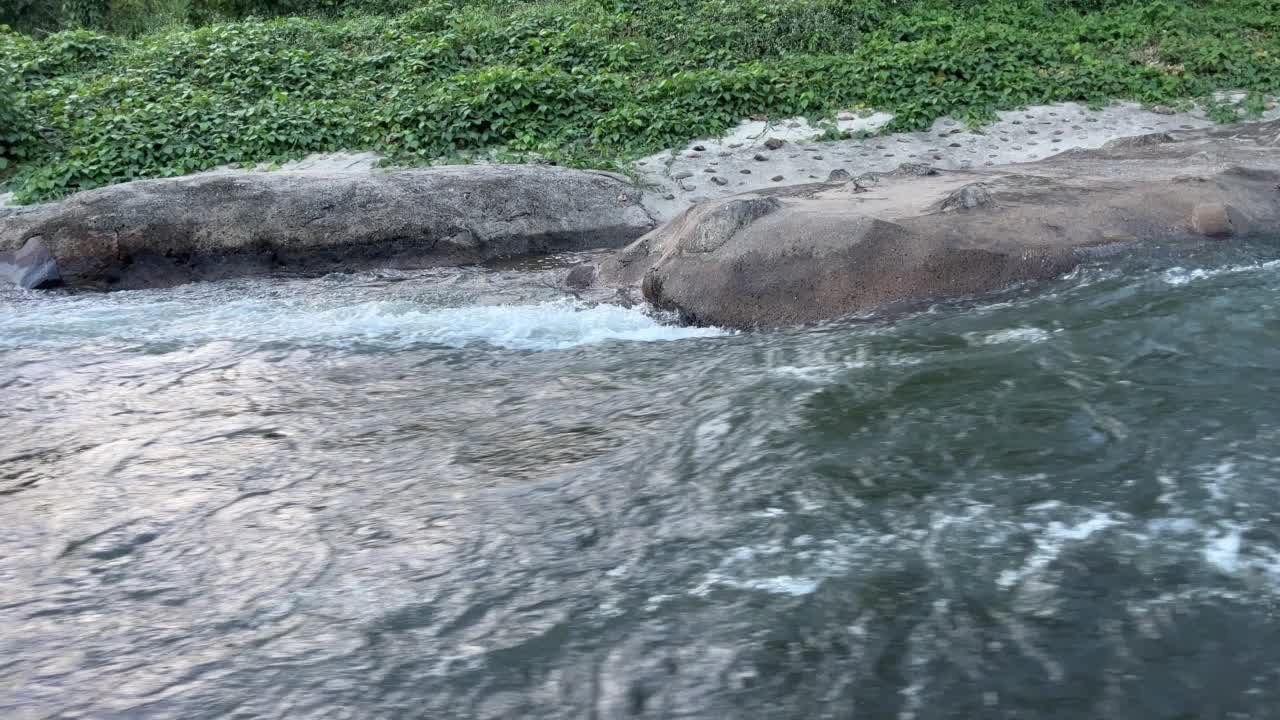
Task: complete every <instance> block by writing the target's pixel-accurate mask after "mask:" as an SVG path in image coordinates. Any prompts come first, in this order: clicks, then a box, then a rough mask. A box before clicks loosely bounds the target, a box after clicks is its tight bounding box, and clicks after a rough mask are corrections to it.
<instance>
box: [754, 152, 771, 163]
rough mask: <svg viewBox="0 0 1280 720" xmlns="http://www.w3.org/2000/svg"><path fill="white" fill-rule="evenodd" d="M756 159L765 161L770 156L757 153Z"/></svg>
mask: <svg viewBox="0 0 1280 720" xmlns="http://www.w3.org/2000/svg"><path fill="white" fill-rule="evenodd" d="M755 159H756V162H764V161H766V160H768V159H769V156H768V155H765V154H764V153H756V158H755Z"/></svg>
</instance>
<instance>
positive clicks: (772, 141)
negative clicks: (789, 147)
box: [764, 137, 787, 150]
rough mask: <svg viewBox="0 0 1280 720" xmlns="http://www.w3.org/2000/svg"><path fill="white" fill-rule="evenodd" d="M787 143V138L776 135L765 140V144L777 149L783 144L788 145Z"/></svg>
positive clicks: (767, 146)
mask: <svg viewBox="0 0 1280 720" xmlns="http://www.w3.org/2000/svg"><path fill="white" fill-rule="evenodd" d="M786 144H787V141H786V140H783V139H782V138H776V137H771V138H769V139H768V140H765V141H764V146H765V147H766V148H768V149H770V150H777V149H778V148H781V147H782V146H783V145H786Z"/></svg>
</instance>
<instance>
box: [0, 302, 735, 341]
mask: <svg viewBox="0 0 1280 720" xmlns="http://www.w3.org/2000/svg"><path fill="white" fill-rule="evenodd" d="M723 334H725V332H724V331H722V330H719V329H716V328H693V327H681V326H677V325H668V324H664V323H662V322H660V321H659V320H658V319H656V318H654V317H653V316H652V315H650V314H648V313H646V312H644V311H642V310H639V309H635V308H624V307H619V306H616V305H585V304H581V303H578V302H574V301H568V300H564V301H553V302H544V303H537V304H527V305H483V306H470V307H457V308H438V307H434V308H433V307H430V306H427V305H422V304H420V303H414V302H408V301H371V302H364V303H356V304H349V305H340V306H317V305H315V304H309V303H300V302H288V301H284V300H275V299H265V300H264V299H251V300H239V301H232V302H226V303H221V304H213V305H209V304H206V303H198V304H193V303H187V302H177V301H155V302H141V303H136V302H135V303H106V304H93V305H88V306H87V307H86V306H84V304H83V303H81V304H70V305H63V306H62V307H61V308H60V310H59V311H58V312H50V311H47V310H46V311H43V312H40V311H36V312H32V313H24V314H23V315H22V316H21V317H17V318H10V319H9V320H8V321H0V337H4V338H6V339H10V340H13V339H17V340H18V341H19V342H21V340H22V339H23V338H24V336H25V338H26V339H28V340H30V339H40V338H43V339H48V338H50V337H56V336H69V337H71V338H78V339H84V338H103V337H106V338H114V339H120V340H126V341H128V340H142V341H144V342H174V341H176V342H180V343H184V344H189V343H206V342H216V341H224V340H226V341H238V342H288V343H299V344H324V345H339V346H351V345H357V344H359V345H372V346H375V347H387V348H397V347H405V346H410V345H418V344H435V345H444V346H448V347H464V346H467V345H472V344H487V345H493V346H496V347H501V348H507V349H514V350H558V349H565V348H571V347H575V346H578V345H587V344H592V343H600V342H606V341H611V340H623V341H640V342H654V341H669V340H681V339H685V338H695V337H711V336H717V335H723Z"/></svg>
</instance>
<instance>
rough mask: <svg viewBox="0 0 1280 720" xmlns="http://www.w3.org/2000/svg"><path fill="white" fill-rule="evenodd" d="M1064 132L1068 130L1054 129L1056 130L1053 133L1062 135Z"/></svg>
mask: <svg viewBox="0 0 1280 720" xmlns="http://www.w3.org/2000/svg"><path fill="white" fill-rule="evenodd" d="M1064 132H1066V131H1065V130H1054V131H1053V134H1054V135H1061V134H1063V133H1064Z"/></svg>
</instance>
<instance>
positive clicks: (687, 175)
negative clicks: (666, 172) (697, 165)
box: [671, 170, 693, 180]
mask: <svg viewBox="0 0 1280 720" xmlns="http://www.w3.org/2000/svg"><path fill="white" fill-rule="evenodd" d="M691 177H693V173H692V172H689V171H688V170H681V171H680V172H678V173H676V174H675V175H672V176H671V178H672V179H673V180H683V179H685V178H691Z"/></svg>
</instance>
